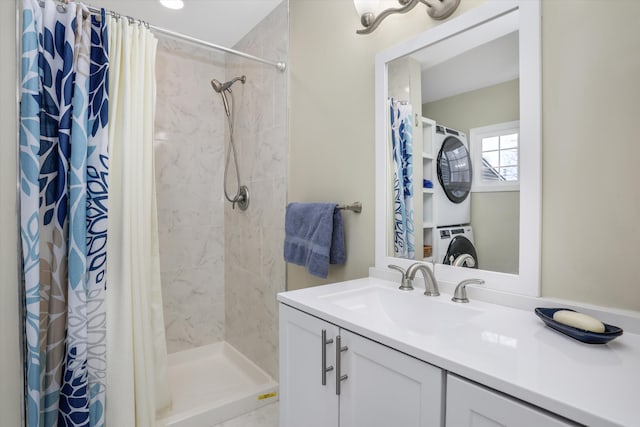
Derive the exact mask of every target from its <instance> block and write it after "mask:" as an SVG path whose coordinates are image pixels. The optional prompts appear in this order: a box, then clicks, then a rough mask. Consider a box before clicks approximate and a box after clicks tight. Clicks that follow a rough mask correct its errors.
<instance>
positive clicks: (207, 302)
mask: <svg viewBox="0 0 640 427" xmlns="http://www.w3.org/2000/svg"><path fill="white" fill-rule="evenodd" d="M156 73H157V74H156V79H157V95H156V96H157V98H156V120H155V132H156V135H155V136H156V140H155V155H156V185H157V197H158V229H159V237H160V257H161V260H160V262H161V264H160V265H161V274H162V292H163V302H164V318H165V327H166V336H167V348H168V351H169V353H173V352H176V351H181V350H186V349H189V348H193V347H198V346H201V345H204V344H209V343H212V342H216V341H220V340H223V339H224V329H225V325H224V324H225V313H224V312H225V309H224V273H225V271H224V204H223V195H222V169H223V162H224V134H225V133H224V132H225V127H226V123H225V122H224V117H225V115H224V110H223V107H222V103H221V102H220V99H219V96H217V94H216V93H215V92H214V91H213V90H212V89H211V85H210V83H209V82H210V80H211V79H212V78H217V79H219V80H221V81H224V77H225V65H224V56H223V55H221V54H219V53H215V52H211V51H209V50H207V49H203V48H197V47H193V46H191V45H189V44H187V43H183V42H180V41H175V40H166V39H160V43H159V46H158V53H157V66H156Z"/></svg>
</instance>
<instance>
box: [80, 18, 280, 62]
mask: <svg viewBox="0 0 640 427" xmlns="http://www.w3.org/2000/svg"><path fill="white" fill-rule="evenodd" d="M86 6H87V8H88V9H89V11H90V12H91V13H93V14H97V15H100V9H98V8H95V7H93V6H89V5H86ZM105 10H106V9H105ZM107 13H110V14H112V15H113V16H116V17H122V18H127V19H129V20H133V21H138V22H140V23H144V24H145V26H147V27H148V28H149V29H150V30H152V31H153V32H155V33H160V34H163V35H165V36H169V37H172V38H175V39H179V40H183V41H186V42H189V43H193V44H197V45H200V46H205V47H209V48H212V49H215V50H220V51H222V52H226V53H230V54H232V55H236V56H241V57H242V58H246V59H250V60H252V61H257V62H262V63H263V64H268V65H272V66H274V67H276V69H277V70H278V71H284V70H286V69H287V64H286V63H285V62H282V61H270V60H268V59H264V58H260V57H258V56H254V55H251V54H248V53H244V52H241V51H239V50H235V49H230V48H228V47H224V46H220V45H217V44H214V43H209V42H207V41H204V40H200V39H197V38H195V37H191V36H188V35H186V34H182V33H178V32H176V31H171V30H167V29H166V28H161V27H156V26H155V25H152V24H149V23H148V22H145V21H142V20H141V19H136V18H132V17H131V16H125V15H120V14H119V13H117V12H113V11H107Z"/></svg>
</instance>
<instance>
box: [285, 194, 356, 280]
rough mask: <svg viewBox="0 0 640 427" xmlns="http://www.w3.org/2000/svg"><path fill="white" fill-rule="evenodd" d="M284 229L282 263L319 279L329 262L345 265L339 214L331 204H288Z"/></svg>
mask: <svg viewBox="0 0 640 427" xmlns="http://www.w3.org/2000/svg"><path fill="white" fill-rule="evenodd" d="M284 229H285V239H284V259H285V261H287V262H290V263H293V264H297V265H303V266H305V267H306V269H307V271H308V272H309V273H310V274H313V275H314V276H318V277H322V278H325V277H327V274H329V263H331V264H344V263H345V261H346V250H345V246H344V227H343V225H342V214H341V212H340V210H338V209H336V204H335V203H289V205H288V206H287V213H286V216H285V225H284Z"/></svg>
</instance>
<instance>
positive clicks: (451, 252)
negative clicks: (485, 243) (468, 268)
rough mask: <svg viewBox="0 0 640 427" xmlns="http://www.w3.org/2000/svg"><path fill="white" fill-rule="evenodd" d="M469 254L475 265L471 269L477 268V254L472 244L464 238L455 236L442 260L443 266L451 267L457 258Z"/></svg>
mask: <svg viewBox="0 0 640 427" xmlns="http://www.w3.org/2000/svg"><path fill="white" fill-rule="evenodd" d="M464 254H469V255H471V256H472V257H473V259H474V261H475V265H473V267H472V268H478V254H477V253H476V248H475V247H474V246H473V243H471V241H470V240H469V239H467V238H466V237H464V236H456V237H454V238H453V239H451V243H450V244H449V248H448V249H447V253H446V254H445V255H444V259H443V260H442V263H443V264H447V265H451V264H452V263H453V261H455V260H456V259H457V258H458V257H459V256H461V255H464Z"/></svg>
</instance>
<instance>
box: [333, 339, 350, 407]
mask: <svg viewBox="0 0 640 427" xmlns="http://www.w3.org/2000/svg"><path fill="white" fill-rule="evenodd" d="M340 341H341V338H340V335H337V336H336V394H337V395H338V396H340V385H341V383H342V381H344V380H346V379H347V378H349V376H348V375H346V374H345V375H342V373H341V372H340V368H341V365H342V363H341V360H340V359H341V353H342V352H343V351H347V350H348V349H349V347H347V346H346V345H345V346H344V347H342V343H341V342H340Z"/></svg>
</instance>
